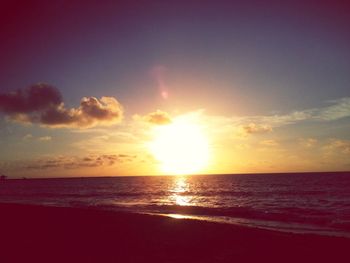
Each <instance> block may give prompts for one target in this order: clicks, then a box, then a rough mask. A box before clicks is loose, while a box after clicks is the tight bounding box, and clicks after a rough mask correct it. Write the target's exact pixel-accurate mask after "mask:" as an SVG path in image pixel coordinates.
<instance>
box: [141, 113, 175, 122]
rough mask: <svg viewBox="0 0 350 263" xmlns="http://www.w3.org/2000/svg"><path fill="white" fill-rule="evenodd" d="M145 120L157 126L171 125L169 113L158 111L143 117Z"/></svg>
mask: <svg viewBox="0 0 350 263" xmlns="http://www.w3.org/2000/svg"><path fill="white" fill-rule="evenodd" d="M143 119H144V120H145V121H147V122H149V123H152V124H156V125H165V124H169V123H171V118H170V116H169V114H168V113H167V112H164V111H161V110H156V111H155V112H152V113H149V114H147V115H146V116H144V117H143Z"/></svg>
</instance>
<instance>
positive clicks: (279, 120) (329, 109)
mask: <svg viewBox="0 0 350 263" xmlns="http://www.w3.org/2000/svg"><path fill="white" fill-rule="evenodd" d="M328 103H332V105H329V106H326V107H320V108H310V109H304V110H296V111H292V112H290V113H287V114H275V115H258V116H242V117H234V118H233V122H235V123H236V124H237V125H239V126H243V127H244V126H247V125H248V126H247V127H249V125H250V123H253V128H254V127H259V126H260V127H262V126H266V127H271V129H273V128H276V127H281V126H285V125H290V124H295V123H299V122H302V121H334V120H339V119H341V118H346V117H350V97H345V98H341V99H338V100H332V101H329V102H328Z"/></svg>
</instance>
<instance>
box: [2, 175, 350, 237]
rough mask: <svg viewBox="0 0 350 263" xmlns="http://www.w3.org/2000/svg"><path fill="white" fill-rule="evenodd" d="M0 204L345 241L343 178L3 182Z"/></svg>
mask: <svg viewBox="0 0 350 263" xmlns="http://www.w3.org/2000/svg"><path fill="white" fill-rule="evenodd" d="M0 201H1V202H14V203H30V204H43V205H51V206H71V207H94V208H97V209H110V210H126V211H131V212H138V213H156V214H162V215H169V216H173V217H177V218H182V217H190V218H195V219H203V220H211V221H219V222H226V223H236V224H243V225H248V226H252V227H261V228H268V229H275V230H280V231H289V232H313V233H318V234H327V235H339V236H348V237H350V173H307V174H254V175H195V176H163V177H159V176H158V177H112V178H72V179H35V180H34V179H33V180H32V179H31V180H6V181H4V182H0Z"/></svg>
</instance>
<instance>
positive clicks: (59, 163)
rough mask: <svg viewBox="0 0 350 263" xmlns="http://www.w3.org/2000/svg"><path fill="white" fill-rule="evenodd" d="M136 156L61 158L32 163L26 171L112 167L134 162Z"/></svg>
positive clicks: (108, 155)
mask: <svg viewBox="0 0 350 263" xmlns="http://www.w3.org/2000/svg"><path fill="white" fill-rule="evenodd" d="M135 158H136V156H135V155H128V154H102V155H89V156H85V157H77V156H67V157H64V156H60V157H54V158H47V159H41V160H35V161H31V162H30V163H29V164H27V165H26V166H25V168H26V169H32V170H48V169H78V168H83V167H101V166H112V165H115V164H117V163H124V162H132V161H133V159H135Z"/></svg>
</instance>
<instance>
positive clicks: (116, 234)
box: [0, 204, 350, 263]
mask: <svg viewBox="0 0 350 263" xmlns="http://www.w3.org/2000/svg"><path fill="white" fill-rule="evenodd" d="M0 262H1V263H12V262H46V263H50V262H62V263H63V262H101V263H103V262H164V263H165V262H350V239H346V238H335V237H334V238H333V237H321V236H316V235H301V234H288V233H279V232H274V231H267V230H259V229H253V228H246V227H240V226H234V225H225V224H217V223H208V222H200V221H195V220H183V219H181V220H179V219H172V218H165V217H158V216H148V215H137V214H128V213H115V212H107V211H95V210H87V209H75V208H54V207H40V206H29V205H14V204H0Z"/></svg>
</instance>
